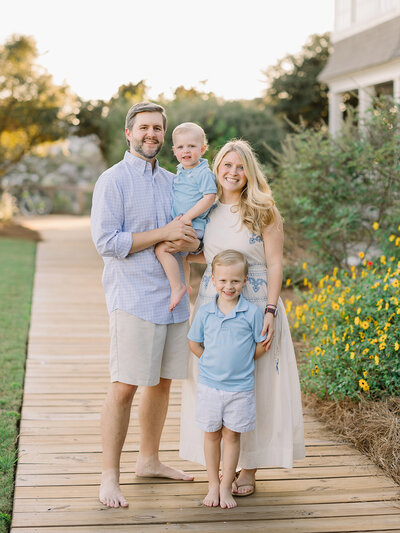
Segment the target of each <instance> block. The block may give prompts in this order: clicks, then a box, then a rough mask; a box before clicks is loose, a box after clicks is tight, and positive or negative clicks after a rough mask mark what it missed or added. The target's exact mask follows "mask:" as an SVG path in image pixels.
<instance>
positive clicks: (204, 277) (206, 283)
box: [201, 274, 211, 289]
mask: <svg viewBox="0 0 400 533" xmlns="http://www.w3.org/2000/svg"><path fill="white" fill-rule="evenodd" d="M210 279H211V276H207V275H206V274H204V275H203V279H202V280H201V282H202V283H203V285H204V288H205V289H207V287H208V284H209V283H210Z"/></svg>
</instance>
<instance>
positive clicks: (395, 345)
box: [394, 341, 400, 352]
mask: <svg viewBox="0 0 400 533" xmlns="http://www.w3.org/2000/svg"><path fill="white" fill-rule="evenodd" d="M399 347H400V346H399V343H398V342H397V341H396V342H395V343H394V349H395V350H396V352H397V350H398V349H399Z"/></svg>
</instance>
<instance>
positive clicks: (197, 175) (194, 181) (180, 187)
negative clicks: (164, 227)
mask: <svg viewBox="0 0 400 533" xmlns="http://www.w3.org/2000/svg"><path fill="white" fill-rule="evenodd" d="M177 168H178V171H177V174H176V176H175V178H174V181H173V184H172V211H171V215H172V217H173V218H175V217H177V216H178V215H183V214H184V213H186V212H187V211H189V209H191V208H192V207H193V206H194V205H196V204H197V202H198V201H199V200H201V199H202V198H203V196H204V195H205V194H216V192H217V185H216V180H215V176H214V174H213V173H212V172H211V170H210V168H209V166H208V161H207V159H204V158H201V159H200V163H199V164H198V165H197V166H196V167H194V168H187V169H185V168H183V166H182V165H181V164H179V165H178V167H177ZM209 211H210V210H209V209H208V210H207V211H206V212H204V213H202V214H201V215H199V216H198V217H196V218H194V219H193V220H192V226H193V227H194V229H197V230H203V231H204V229H205V227H206V218H207V215H208V212H209Z"/></svg>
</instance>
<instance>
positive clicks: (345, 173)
mask: <svg viewBox="0 0 400 533" xmlns="http://www.w3.org/2000/svg"><path fill="white" fill-rule="evenodd" d="M353 118H354V117H350V118H349V120H348V121H347V122H346V123H345V125H344V127H343V129H342V131H341V132H340V133H338V134H337V135H335V137H332V136H330V135H329V133H328V132H327V131H326V129H325V130H324V129H322V130H320V131H313V130H305V129H304V130H301V129H300V130H298V131H297V132H296V133H293V134H291V135H289V136H287V138H286V140H285V141H284V143H283V149H282V153H281V154H276V162H277V166H276V167H275V168H271V169H270V172H271V175H272V177H273V179H274V185H273V187H274V194H275V197H276V200H277V205H278V206H279V208H280V210H281V212H282V214H283V216H284V218H285V220H286V223H287V224H288V225H290V227H291V230H293V231H294V232H297V234H298V236H299V237H301V238H302V239H304V238H305V239H306V241H307V246H308V250H309V252H310V253H311V254H312V255H313V256H314V258H315V263H316V264H317V265H320V266H321V268H322V269H323V270H322V271H326V270H327V269H328V268H332V265H340V266H343V267H346V268H349V265H350V264H351V262H350V261H349V257H350V256H352V255H354V254H355V253H357V251H359V250H360V249H364V250H365V251H367V250H368V249H369V248H370V247H374V246H376V238H375V237H376V235H375V234H374V232H373V231H372V229H371V224H372V222H373V221H377V222H378V223H379V225H380V226H381V227H383V228H386V229H388V228H390V227H391V225H392V221H393V220H399V219H400V107H399V105H396V104H394V103H393V102H392V101H391V100H377V101H376V102H375V103H374V108H373V109H371V110H370V112H369V114H368V116H367V119H366V120H365V122H364V123H363V124H362V125H361V126H362V127H360V128H359V127H358V126H357V121H356V120H354V119H353Z"/></svg>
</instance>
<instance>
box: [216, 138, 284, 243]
mask: <svg viewBox="0 0 400 533" xmlns="http://www.w3.org/2000/svg"><path fill="white" fill-rule="evenodd" d="M229 152H236V153H237V154H238V156H239V157H240V159H241V160H242V163H243V169H244V173H245V175H246V178H247V183H246V185H245V186H244V187H243V189H242V193H241V195H240V199H239V206H238V210H239V213H240V218H241V220H242V223H243V224H244V225H245V226H246V227H247V228H248V229H249V230H250V231H253V232H254V233H256V234H257V235H261V233H262V231H263V229H264V228H265V227H266V226H270V225H271V224H273V223H274V222H275V221H276V212H277V211H276V207H275V202H274V199H273V198H272V192H271V189H270V187H269V185H268V183H267V181H266V178H265V177H264V174H263V173H262V170H261V167H260V164H259V162H258V161H257V157H256V155H255V153H254V152H253V149H252V148H251V146H250V144H249V143H248V142H247V141H244V140H242V139H233V140H232V141H229V142H227V143H226V144H225V145H224V146H223V147H222V148H221V150H220V151H219V152H218V154H217V155H216V157H215V161H214V165H213V172H214V174H215V175H216V176H217V174H218V167H219V165H220V164H221V161H222V159H223V158H224V157H225V156H226V155H227V154H229ZM217 189H218V193H217V195H218V199H219V200H220V199H221V196H222V188H221V185H220V184H219V182H218V178H217Z"/></svg>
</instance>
